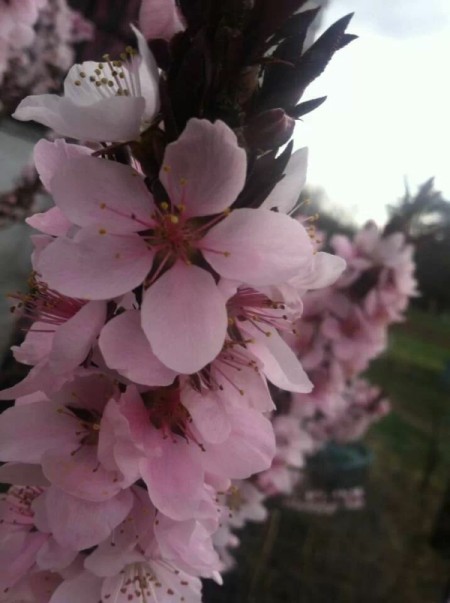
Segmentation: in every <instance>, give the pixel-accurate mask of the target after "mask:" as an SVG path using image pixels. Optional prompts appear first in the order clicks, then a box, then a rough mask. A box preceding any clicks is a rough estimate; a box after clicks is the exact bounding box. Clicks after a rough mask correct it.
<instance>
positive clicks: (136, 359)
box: [99, 310, 176, 385]
mask: <svg viewBox="0 0 450 603" xmlns="http://www.w3.org/2000/svg"><path fill="white" fill-rule="evenodd" d="M124 342H126V345H124ZM99 345H100V350H101V352H102V355H103V358H104V359H105V362H106V364H107V365H108V366H109V368H111V369H115V370H116V371H118V372H119V373H120V374H121V375H123V376H124V377H126V378H127V379H130V381H134V382H135V383H140V384H142V385H170V384H171V383H172V381H173V380H174V379H175V376H176V373H175V372H174V371H172V370H170V369H169V368H167V367H166V366H165V365H164V364H162V363H161V362H160V361H159V360H158V358H157V357H156V356H155V355H154V353H153V351H152V348H151V346H150V344H149V342H148V339H147V337H146V336H145V334H144V332H143V330H142V327H141V313H140V312H139V311H138V310H131V311H129V312H124V313H123V314H120V315H119V316H116V318H113V319H112V320H110V321H109V322H108V323H107V325H106V326H105V327H104V328H103V329H102V332H101V335H100V339H99Z"/></svg>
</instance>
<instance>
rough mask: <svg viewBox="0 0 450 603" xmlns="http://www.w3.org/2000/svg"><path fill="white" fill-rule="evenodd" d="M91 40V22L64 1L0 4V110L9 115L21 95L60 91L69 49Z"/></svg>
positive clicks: (70, 61)
mask: <svg viewBox="0 0 450 603" xmlns="http://www.w3.org/2000/svg"><path fill="white" fill-rule="evenodd" d="M92 36H93V26H92V24H91V23H89V22H88V21H86V20H85V19H84V18H83V17H82V16H81V15H80V14H79V13H78V12H76V11H74V10H72V9H71V8H70V7H69V5H68V3H67V0H9V1H6V0H2V2H1V3H0V84H1V95H0V102H1V107H0V110H1V111H5V112H10V110H12V109H13V108H15V106H16V105H17V103H18V102H19V101H20V100H21V99H22V98H23V96H24V95H25V94H43V93H46V92H51V91H55V90H59V89H60V86H61V82H62V80H63V78H64V74H65V73H66V72H67V70H68V69H69V67H70V66H71V65H72V64H73V62H74V58H75V52H74V45H75V44H77V43H78V42H81V41H83V40H88V39H90V38H91V37H92Z"/></svg>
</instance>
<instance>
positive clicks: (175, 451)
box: [0, 0, 352, 603]
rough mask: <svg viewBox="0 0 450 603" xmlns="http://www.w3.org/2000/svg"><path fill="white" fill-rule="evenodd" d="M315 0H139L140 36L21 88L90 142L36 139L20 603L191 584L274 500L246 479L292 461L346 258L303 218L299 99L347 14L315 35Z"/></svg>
mask: <svg viewBox="0 0 450 603" xmlns="http://www.w3.org/2000/svg"><path fill="white" fill-rule="evenodd" d="M304 3H305V2H304V0H277V1H276V2H275V1H273V0H255V1H254V2H247V1H245V0H242V1H236V0H227V1H223V2H220V3H217V2H215V1H207V2H205V1H202V0H180V2H179V3H177V4H175V2H174V1H173V0H164V2H161V0H144V2H143V5H142V9H141V19H140V29H141V30H142V31H143V32H144V34H145V37H144V36H143V35H142V34H141V33H140V31H138V30H135V33H136V37H137V46H138V51H136V50H135V49H134V48H131V47H129V48H126V50H125V51H124V52H123V53H122V54H121V55H120V57H118V58H113V57H110V56H108V55H105V56H104V57H103V58H102V60H100V61H97V62H92V61H87V62H84V63H83V64H80V65H74V66H73V67H71V69H70V70H69V73H68V75H67V77H66V80H65V83H64V95H63V96H57V95H51V94H50V95H49V94H46V95H34V96H30V97H27V98H26V99H24V100H23V101H22V102H21V103H20V105H19V107H18V108H17V110H16V112H15V115H14V116H15V117H16V118H17V119H19V120H22V121H28V120H34V121H36V122H39V123H41V124H43V125H44V126H47V127H49V128H51V129H52V130H54V131H55V133H56V134H58V135H59V136H62V137H68V138H71V139H75V140H78V141H80V143H79V144H74V143H73V142H72V143H69V142H67V141H66V140H64V138H56V139H55V140H54V141H53V142H50V141H48V140H42V141H40V142H39V143H38V144H37V145H36V148H35V152H34V161H35V165H36V169H37V171H38V174H39V176H40V179H41V181H42V184H43V186H44V187H45V189H46V190H47V191H48V192H49V193H50V195H51V196H52V198H53V200H54V206H53V207H52V208H51V209H49V210H48V211H46V212H44V213H41V214H35V215H33V216H32V217H30V218H28V220H27V222H28V223H29V224H30V225H31V226H32V227H33V228H35V229H36V230H37V231H38V233H39V234H37V235H35V236H34V237H33V243H34V252H33V256H32V264H33V274H32V277H31V279H30V291H29V293H28V294H27V295H24V296H19V299H18V303H17V305H16V309H17V311H18V312H21V313H22V315H23V316H26V317H27V318H28V319H29V321H30V328H29V330H28V332H27V334H26V337H25V339H24V341H23V343H22V344H21V345H19V346H16V347H14V348H13V353H14V356H15V358H16V359H17V360H18V361H19V362H21V363H23V364H26V365H29V366H30V367H31V368H30V371H29V373H28V375H27V377H26V378H25V379H24V380H23V381H21V382H20V383H18V384H17V385H15V386H13V387H12V388H9V389H8V390H5V391H3V392H2V393H1V394H0V397H1V398H2V399H4V400H12V399H14V400H15V403H14V405H13V406H12V407H11V408H9V409H8V410H6V411H5V412H3V413H2V415H1V416H0V460H1V461H3V462H4V463H5V464H4V465H3V466H2V467H1V468H0V481H1V482H3V483H6V484H10V488H9V490H8V491H7V493H6V496H5V499H4V504H3V506H2V509H1V513H2V523H1V525H0V551H1V557H2V570H3V571H2V575H1V578H0V601H1V602H2V603H17V601H26V602H27V603H78V602H79V601H80V600H82V601H83V602H85V603H98V602H99V601H101V602H102V603H111V602H113V601H114V602H116V603H125V602H130V601H135V602H142V603H144V602H148V601H155V602H156V601H158V602H159V603H172V602H174V601H181V602H186V603H197V602H199V601H201V578H213V579H215V580H216V581H217V582H220V581H221V575H220V572H221V571H222V570H223V569H224V567H225V565H226V561H225V560H224V557H221V554H223V555H224V556H225V555H226V548H227V545H228V544H229V542H228V539H229V537H228V531H227V526H228V525H229V524H230V523H232V524H233V525H234V526H235V527H239V526H240V525H242V524H243V522H244V521H245V520H246V519H255V518H262V517H263V516H264V509H263V508H262V506H261V498H262V497H261V495H260V494H259V493H258V491H257V490H256V488H255V487H254V486H253V485H252V484H248V483H245V482H242V480H247V479H249V478H250V477H252V476H254V475H255V474H258V473H260V472H262V471H264V470H267V469H269V468H270V467H271V465H272V463H273V460H274V458H276V454H277V451H276V442H275V432H274V426H273V424H272V423H271V421H270V416H271V413H272V412H273V411H274V409H275V405H274V402H273V400H272V397H271V395H270V390H269V385H268V384H269V383H270V384H272V386H274V387H276V388H279V389H283V390H286V391H288V392H291V393H293V394H296V395H304V394H307V393H308V392H310V391H311V390H312V387H313V385H312V382H311V381H310V379H309V378H308V376H307V374H306V373H305V371H304V369H303V366H302V364H301V362H300V360H299V359H298V358H297V356H296V354H295V353H294V351H293V349H292V347H291V346H290V345H289V343H288V342H287V340H286V337H287V336H288V334H289V333H291V334H292V333H293V332H294V331H295V332H297V331H298V327H297V322H298V321H299V320H301V314H302V310H303V302H302V299H303V297H304V295H305V293H306V291H308V290H316V289H321V288H323V287H326V286H327V285H330V284H332V283H333V282H335V281H336V279H337V278H338V277H339V276H340V275H341V274H342V272H343V270H344V267H345V262H344V260H342V259H341V258H339V257H336V256H334V255H331V254H328V253H324V252H322V251H318V250H317V249H316V244H315V241H314V239H312V238H311V237H310V235H309V233H308V231H307V230H306V229H305V227H304V226H303V224H302V223H301V221H298V220H296V219H294V218H293V217H291V215H290V214H291V212H292V211H293V209H294V208H295V207H296V203H297V199H298V197H299V194H300V191H301V188H302V186H303V183H304V180H305V169H306V152H305V150H304V149H301V150H300V151H297V152H296V153H292V147H293V144H292V142H289V139H290V137H291V135H292V130H293V120H295V119H297V118H299V117H300V116H301V115H304V114H305V113H307V112H308V111H309V110H311V109H312V108H314V106H315V105H317V104H318V101H312V102H311V101H308V102H305V103H300V104H298V99H299V98H300V97H301V96H302V94H303V92H304V90H305V88H306V86H307V85H308V83H309V82H310V81H312V80H313V79H314V78H315V77H317V76H318V75H319V74H320V73H321V72H322V71H323V69H324V67H325V66H326V64H327V63H328V61H329V60H330V58H331V56H332V55H333V53H334V52H335V51H336V50H337V49H339V48H341V47H342V46H344V45H346V44H347V43H348V42H349V41H350V40H351V39H352V37H351V36H348V35H347V34H345V29H346V26H347V24H348V22H349V20H350V17H346V18H344V19H341V20H340V21H339V22H337V23H336V24H335V25H334V26H332V27H331V28H330V29H329V30H328V31H327V32H326V33H325V34H324V35H323V36H322V37H321V38H319V40H318V41H317V42H316V43H315V44H314V45H313V46H311V47H310V48H309V49H307V50H306V51H305V52H303V43H304V40H305V36H306V30H307V27H308V25H309V23H310V22H311V20H312V19H313V18H314V16H315V14H316V13H317V11H316V10H312V11H311V10H309V11H303V12H301V11H300V12H299V9H300V8H301V6H302V5H303V4H304ZM148 41H150V44H149V43H148ZM286 143H288V144H287V146H286V147H285V148H284V149H283V150H280V147H281V146H282V145H285V144H286ZM275 431H276V432H277V434H278V435H280V434H281V435H282V434H283V433H285V432H286V433H287V432H289V427H288V426H287V425H283V422H282V421H281V420H280V421H277V422H276V425H275ZM295 452H296V451H295V450H294V451H292V450H291V447H290V446H286V450H285V455H287V456H295Z"/></svg>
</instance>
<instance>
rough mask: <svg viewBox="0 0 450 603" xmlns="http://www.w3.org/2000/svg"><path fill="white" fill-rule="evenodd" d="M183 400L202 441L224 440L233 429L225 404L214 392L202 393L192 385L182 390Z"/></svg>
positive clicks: (216, 441)
mask: <svg viewBox="0 0 450 603" xmlns="http://www.w3.org/2000/svg"><path fill="white" fill-rule="evenodd" d="M181 401H182V403H183V406H185V407H186V408H187V409H188V410H189V413H190V415H191V417H192V419H193V421H194V425H195V427H196V428H197V430H198V431H199V433H200V435H201V437H202V443H204V442H211V443H212V444H218V443H220V442H224V441H225V440H226V439H227V438H228V436H229V434H230V431H231V425H230V421H229V419H228V414H227V412H226V410H225V404H224V403H223V401H222V400H221V399H220V397H219V396H218V395H215V394H214V392H208V394H207V395H201V394H199V393H198V392H196V391H194V390H193V389H192V388H190V387H185V388H184V389H182V390H181Z"/></svg>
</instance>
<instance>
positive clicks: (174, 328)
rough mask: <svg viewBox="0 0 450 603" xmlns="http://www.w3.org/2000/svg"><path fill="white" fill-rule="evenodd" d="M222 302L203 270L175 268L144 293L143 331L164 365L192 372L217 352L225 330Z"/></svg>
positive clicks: (178, 265)
mask: <svg viewBox="0 0 450 603" xmlns="http://www.w3.org/2000/svg"><path fill="white" fill-rule="evenodd" d="M227 325H228V321H227V312H226V307H225V299H224V297H223V296H222V295H221V293H220V292H219V290H218V289H217V286H216V284H215V282H214V279H213V277H212V276H211V275H210V274H208V273H207V272H206V271H205V270H203V269H202V268H199V267H197V266H192V265H190V266H186V265H185V264H182V263H181V262H179V263H177V264H175V265H174V266H173V267H172V268H170V270H168V271H167V272H166V273H165V274H163V276H162V277H160V278H159V279H158V280H157V281H156V283H155V284H153V285H152V286H151V287H150V288H149V289H148V290H147V292H146V293H145V295H144V300H143V303H142V328H143V329H144V332H145V334H146V335H147V337H148V339H149V341H150V343H151V346H152V348H153V351H154V353H155V355H156V356H157V357H158V358H159V359H160V360H161V362H163V363H164V364H165V365H166V366H168V367H170V368H171V369H173V370H175V371H178V372H180V373H184V374H190V373H195V372H196V371H198V370H200V369H202V368H203V367H204V366H205V365H206V364H208V362H211V361H212V360H213V359H214V358H215V357H216V356H217V354H218V353H219V352H220V350H221V348H222V346H223V342H224V339H225V333H226V329H227Z"/></svg>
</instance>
